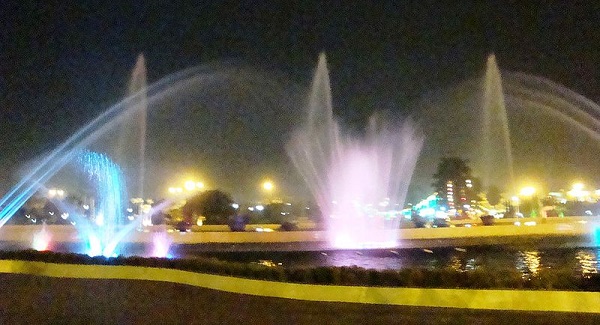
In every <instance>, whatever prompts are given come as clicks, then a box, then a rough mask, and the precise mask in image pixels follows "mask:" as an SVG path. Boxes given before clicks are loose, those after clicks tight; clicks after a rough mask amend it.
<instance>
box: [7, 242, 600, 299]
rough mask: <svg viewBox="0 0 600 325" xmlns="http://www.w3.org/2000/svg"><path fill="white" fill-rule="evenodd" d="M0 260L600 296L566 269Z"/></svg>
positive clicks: (597, 278) (49, 256) (23, 254)
mask: <svg viewBox="0 0 600 325" xmlns="http://www.w3.org/2000/svg"><path fill="white" fill-rule="evenodd" d="M0 259H5V260H26V261H39V262H49V263H64V264H94V265H131V266H143V267H160V268H172V269H178V270H184V271H191V272H198V273H209V274H217V275H226V276H236V277H244V278H251V279H259V280H269V281H281V282H295V283H306V284H326V285H345V286H383V287H421V288H467V289H492V288H494V289H537V290H571V291H600V275H599V274H591V275H587V276H581V275H576V274H575V272H574V271H573V270H571V269H542V270H540V271H539V272H538V273H537V274H535V275H529V276H524V275H523V274H522V273H520V272H518V271H517V270H515V269H503V270H500V269H486V268H478V269H475V270H471V271H458V270H455V269H451V268H440V269H423V268H406V269H400V270H381V271H379V270H373V269H364V268H361V267H357V266H349V267H348V266H342V267H315V268H297V267H296V268H286V267H283V266H278V265H277V266H266V265H262V264H255V263H240V262H229V261H222V260H219V259H216V258H205V257H197V258H187V259H168V258H155V257H149V258H146V257H139V256H132V257H123V256H119V257H109V258H106V257H102V256H96V257H90V256H88V255H81V254H74V253H55V252H48V251H47V252H38V251H35V250H23V251H0Z"/></svg>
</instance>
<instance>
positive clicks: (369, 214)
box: [287, 54, 423, 249]
mask: <svg viewBox="0 0 600 325" xmlns="http://www.w3.org/2000/svg"><path fill="white" fill-rule="evenodd" d="M422 144H423V138H422V136H421V135H420V133H419V132H418V131H417V130H416V129H415V127H414V126H413V125H412V124H411V123H409V122H405V123H394V122H392V121H389V120H383V119H382V118H381V117H379V116H374V117H372V118H371V119H370V121H369V125H368V127H367V129H366V132H365V134H364V136H353V135H350V134H349V133H345V132H343V130H342V129H341V127H340V124H339V123H338V122H337V121H336V119H335V118H334V116H333V111H332V101H331V89H330V84H329V73H328V70H327V62H326V58H325V54H321V55H320V57H319V64H318V66H317V70H316V72H315V75H314V78H313V83H312V88H311V93H310V97H309V102H308V119H307V120H306V122H305V123H304V125H303V126H301V127H300V128H299V129H298V130H296V132H295V133H294V134H293V136H292V139H291V140H290V142H289V143H288V147H287V150H288V154H289V156H290V157H291V159H292V162H293V163H294V165H295V166H296V168H297V169H298V171H299V172H300V174H301V175H302V177H303V178H304V180H305V182H306V184H307V186H308V188H309V189H310V191H311V194H312V195H313V197H314V199H315V201H316V203H317V204H318V205H319V207H320V209H321V212H322V213H323V216H324V217H325V218H324V219H325V220H326V224H327V230H328V241H329V244H330V245H331V246H332V247H333V248H339V249H344V248H387V247H396V246H397V244H398V227H399V222H400V217H401V215H400V210H401V209H402V208H403V205H404V200H405V197H406V193H407V190H408V186H409V183H410V179H411V177H412V173H413V170H414V167H415V164H416V161H417V158H418V156H419V152H420V150H421V146H422Z"/></svg>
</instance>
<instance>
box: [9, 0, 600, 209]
mask: <svg viewBox="0 0 600 325" xmlns="http://www.w3.org/2000/svg"><path fill="white" fill-rule="evenodd" d="M215 2H216V1H215ZM81 3H82V4H77V5H73V4H68V2H66V1H43V2H42V1H40V2H32V1H2V3H1V4H0V129H1V130H2V136H1V137H0V166H2V171H0V193H2V192H3V191H2V190H6V189H7V188H8V187H9V186H11V185H12V184H13V183H14V181H15V178H16V176H15V175H17V174H16V173H17V171H18V170H20V169H22V166H23V165H25V164H26V163H27V162H28V161H30V160H31V159H34V158H35V157H38V156H39V155H41V154H43V153H44V152H46V151H48V150H51V149H52V148H54V147H55V146H57V145H58V144H59V143H60V142H61V141H63V140H64V139H66V138H67V137H68V136H69V135H70V134H72V133H73V132H75V131H76V130H77V129H78V128H79V127H80V126H82V125H84V124H85V123H87V122H88V121H90V120H91V119H92V118H93V117H95V116H97V115H98V114H100V113H102V112H103V111H105V110H106V109H107V108H108V107H110V106H111V105H113V104H115V103H117V102H119V101H120V100H121V99H122V98H123V97H124V96H125V95H126V94H127V84H128V80H129V78H130V74H131V70H132V69H133V67H134V65H135V60H136V57H137V55H138V54H139V53H143V54H144V56H145V58H146V63H147V68H148V81H149V84H152V83H153V82H156V81H158V80H160V79H161V78H164V77H166V76H168V75H170V74H172V73H175V72H177V71H179V70H181V69H185V68H189V67H193V66H197V65H203V64H204V65H206V64H211V67H212V68H211V69H217V70H218V69H219V67H227V69H230V68H231V67H232V66H240V67H244V69H256V70H257V71H259V72H256V76H259V75H261V74H262V73H264V74H265V75H267V76H276V77H274V78H276V79H277V80H278V82H279V83H280V84H281V85H287V86H285V87H286V89H284V90H281V91H280V93H281V94H280V95H281V96H286V99H287V100H291V99H294V100H295V99H296V98H302V97H303V96H302V94H303V89H307V87H308V85H309V84H310V79H311V76H312V73H313V70H314V68H315V66H316V62H317V58H318V55H319V52H321V51H325V52H326V53H327V56H328V63H329V69H330V74H331V83H332V92H333V98H334V112H335V114H336V115H338V116H339V117H340V119H341V120H342V121H343V123H344V124H345V125H347V126H348V128H350V129H353V130H359V129H360V128H361V127H362V126H363V125H364V123H365V122H366V120H367V118H368V117H369V116H370V115H371V114H372V113H373V112H374V111H375V110H382V109H383V110H388V111H391V112H392V113H394V114H397V115H400V116H403V117H409V116H410V117H412V118H414V119H415V120H417V121H419V122H421V123H427V120H426V119H427V118H426V117H423V115H422V114H421V112H420V111H419V108H418V107H420V105H419V104H418V103H421V102H422V101H423V100H427V99H428V98H429V97H428V96H432V95H431V94H432V93H435V92H436V91H438V90H444V89H449V88H451V87H453V86H455V85H458V84H461V83H463V82H464V81H465V80H471V79H473V78H481V77H482V75H483V73H484V71H485V62H486V57H487V56H488V54H490V53H492V52H493V53H495V54H496V57H497V59H498V61H499V64H500V66H501V69H502V70H508V71H521V72H525V73H530V74H534V75H539V76H543V77H545V78H548V79H550V80H553V81H555V82H557V83H559V84H562V85H564V86H566V87H568V88H570V89H572V90H574V91H576V92H577V93H580V94H582V95H584V96H586V97H588V98H590V99H591V100H593V101H595V102H600V32H599V31H600V29H599V27H600V4H593V3H595V2H594V1H588V2H581V3H577V4H574V3H571V2H566V1H565V2H564V3H562V2H560V1H557V2H551V1H544V2H543V3H544V4H540V5H533V4H524V3H522V1H506V2H500V1H498V2H495V1H494V2H489V1H488V2H486V1H476V2H475V1H473V2H469V1H457V2H445V1H441V2H440V1H414V2H407V1H389V2H386V1H377V2H373V3H372V2H371V1H364V2H362V1H352V2H345V1H339V2H338V1H336V2H326V1H324V2H310V1H280V2H272V3H267V2H264V3H262V2H259V1H219V4H218V5H216V4H213V2H212V1H210V2H209V1H206V2H202V1H189V2H178V1H164V2H161V3H160V4H158V2H153V1H140V2H139V3H130V2H126V1H123V2H121V1H119V2H118V5H114V6H107V5H106V4H101V3H102V2H100V1H97V2H96V1H82V2H81ZM190 3H195V4H190ZM274 3H277V4H274ZM349 3H352V5H347V4H349ZM528 3H529V2H528ZM584 3H585V4H584ZM344 4H346V5H344ZM281 87H283V86H281ZM288 88H289V89H288ZM305 92H306V91H305V90H304V93H305ZM217 95H218V94H217ZM258 101H260V99H259V100H258ZM282 101H283V102H285V100H282ZM299 101H300V102H301V100H299ZM442 101H443V100H442ZM274 102H278V101H276V100H275V101H274ZM415 103H417V104H415ZM222 106H223V105H214V107H213V108H211V107H208V108H207V110H208V111H202V112H200V113H198V114H190V115H186V116H185V117H183V118H181V119H179V120H177V121H175V122H174V121H171V123H183V122H182V120H184V119H185V120H186V121H185V122H186V123H188V124H190V125H192V124H193V125H203V130H206V129H207V128H210V127H211V125H217V129H219V130H226V132H233V133H235V129H234V128H232V127H231V123H230V122H231V121H232V120H233V121H234V122H235V121H238V123H242V124H240V125H241V126H240V128H242V129H243V131H240V134H237V135H236V134H234V135H232V136H231V137H229V138H228V137H224V138H223V136H222V135H218V134H216V133H218V130H213V131H214V132H216V133H202V135H203V138H202V140H201V141H200V140H198V138H190V139H189V141H187V140H186V141H187V142H186V141H183V142H185V144H177V145H169V144H168V143H166V142H165V141H162V142H161V141H158V140H157V142H156V143H154V144H152V143H150V144H149V148H150V149H152V150H161V151H162V152H161V153H160V154H156V155H154V156H153V155H152V154H150V157H149V160H150V162H149V165H151V166H155V167H156V165H161V162H163V165H164V166H163V167H164V169H167V170H168V171H166V172H165V173H164V175H163V174H161V175H160V177H159V178H161V179H160V180H159V179H157V180H155V181H154V183H152V185H153V187H155V190H156V195H160V194H159V193H164V188H166V186H168V185H167V181H166V180H165V178H169V179H170V180H169V182H175V180H174V179H175V178H174V177H175V176H173V175H175V174H178V173H183V174H186V173H187V174H189V175H195V176H197V177H203V178H207V179H208V182H209V183H211V184H214V185H213V186H215V187H223V188H225V189H226V190H228V191H230V192H232V193H233V194H234V195H235V196H238V197H243V198H244V199H251V198H253V197H255V196H256V194H255V192H257V190H256V188H255V187H256V186H255V185H253V184H257V183H258V182H259V181H260V180H261V179H263V178H265V177H269V178H272V179H274V181H275V182H276V183H277V184H281V185H280V186H279V188H280V190H281V192H282V193H281V194H297V193H300V192H301V191H297V188H300V187H301V186H300V185H297V180H298V178H297V177H295V176H290V175H291V174H293V171H292V169H290V167H289V166H288V165H289V164H288V163H287V157H286V155H285V150H284V149H283V144H284V143H285V141H286V138H287V137H288V135H287V133H286V132H287V131H289V129H290V128H292V127H293V126H294V123H295V121H294V119H296V118H298V117H299V116H302V114H301V113H302V112H301V110H300V106H301V105H300V104H298V105H297V106H295V105H291V104H290V105H289V106H286V107H284V108H285V109H289V110H293V112H288V113H277V112H270V113H269V112H266V113H265V112H264V111H265V110H266V109H273V108H265V107H264V105H254V106H252V105H250V104H249V105H248V106H249V108H247V109H246V110H242V109H241V108H240V107H237V108H236V109H232V111H231V112H230V113H222V114H225V115H219V114H221V113H219V114H217V113H215V114H212V113H211V111H210V110H211V109H214V110H216V109H220V110H223V109H225V108H224V107H222ZM233 106H236V104H233ZM238 106H239V105H238ZM284 106H285V105H284ZM442 106H443V105H442ZM236 112H237V113H236ZM227 114H229V115H227ZM256 114H259V115H260V114H264V116H265V118H264V119H262V117H261V118H260V119H256V118H253V117H252V116H253V115H256ZM436 114H437V116H438V117H440V116H443V115H444V114H449V115H452V114H453V113H452V112H451V111H450V112H448V111H447V110H446V111H443V110H440V111H439V112H438V113H436ZM456 114H459V113H456ZM510 114H511V112H510V111H509V117H510ZM203 116H212V118H213V120H210V119H208V120H206V121H197V124H195V123H194V121H195V120H193V119H192V120H190V118H192V117H193V118H194V119H196V118H197V119H202V118H203ZM223 116H225V117H223ZM261 116H262V115H261ZM599 116H600V114H599ZM270 118H271V119H270ZM158 119H160V117H157V120H158ZM215 120H218V122H214V123H213V122H211V121H215ZM424 120H425V121H424ZM442 120H443V119H442ZM510 120H511V121H516V122H514V123H515V124H516V125H515V124H511V131H512V130H513V129H515V133H516V134H521V133H523V132H519V130H523V129H524V128H527V127H528V126H527V125H526V124H523V125H518V123H519V121H521V122H522V119H520V118H518V117H514V118H511V119H510ZM240 121H242V122H240ZM148 122H149V123H150V124H152V123H154V122H153V120H152V117H150V119H149V121H148ZM522 123H532V122H531V121H529V122H527V121H525V122H522ZM540 123H547V120H541V121H540ZM259 124H261V125H259ZM273 124H277V127H276V128H275V129H276V132H272V130H273V129H272V128H267V127H263V126H262V125H268V126H272V125H273ZM186 125H187V124H186ZM190 127H191V126H190ZM455 128H460V129H468V128H473V129H476V128H477V126H458V127H457V126H455ZM550 128H553V127H550ZM175 129H179V128H178V127H177V126H175V125H173V124H169V125H165V126H160V125H156V123H155V125H152V126H149V130H150V131H151V132H152V130H155V131H154V132H157V133H163V134H164V133H169V132H168V130H175ZM184 129H185V128H184ZM165 130H167V131H165ZM232 130H233V131H232ZM180 131H181V130H180ZM174 132H175V131H174ZM560 132H563V133H565V132H567V133H568V132H569V131H564V130H563V131H560ZM563 133H559V135H560V134H563ZM249 134H252V135H253V136H252V137H251V138H252V139H249V138H248V135H249ZM152 136H153V135H152V134H149V137H152ZM182 136H183V137H184V138H185V135H182ZM157 137H160V136H157ZM451 137H456V138H465V139H462V140H468V137H470V135H465V134H463V133H460V132H458V133H452V135H451ZM526 137H527V135H524V136H520V137H515V138H514V139H513V141H514V143H513V146H514V147H515V148H516V149H515V150H516V151H519V150H521V151H520V152H516V153H515V155H520V154H523V152H527V151H528V150H529V149H528V146H527V145H525V144H524V143H525V142H526V141H527V139H526ZM557 137H558V136H557ZM581 137H584V136H583V135H581ZM167 138H168V137H167ZM432 138H433V139H435V138H436V137H435V136H434V137H432ZM165 139H166V138H165ZM194 139H196V141H195V140H194ZM239 139H243V140H244V141H245V142H244V144H243V147H244V148H243V149H240V148H238V147H237V146H236V145H235V144H234V143H232V141H233V142H236V141H238V140H239ZM573 139H575V140H574V141H575V145H574V149H572V150H571V151H569V150H566V151H565V152H564V153H561V154H562V155H563V157H564V155H567V154H570V153H572V152H573V151H577V152H585V153H586V155H587V156H584V157H581V158H577V159H569V160H568V163H567V162H565V163H562V162H560V161H558V162H556V163H548V160H552V159H554V157H545V156H544V157H540V156H543V154H540V155H538V157H536V159H537V162H534V163H531V165H527V161H531V160H535V159H521V160H519V159H517V160H519V161H520V163H521V165H522V166H524V167H523V169H522V170H521V173H525V172H526V171H533V170H538V172H537V174H535V173H534V174H535V175H533V176H530V177H529V178H531V179H533V180H535V181H537V182H540V183H547V184H551V185H547V186H549V187H557V186H568V182H571V180H573V179H574V178H580V179H584V180H586V182H588V183H590V185H592V184H594V185H593V186H598V187H600V176H596V175H598V174H599V173H600V163H596V162H595V160H596V159H595V156H596V155H595V154H594V153H595V152H597V151H598V150H600V144H597V143H595V142H590V141H588V140H582V141H583V144H579V140H577V139H579V136H573ZM163 140H164V139H163ZM548 141H552V140H548ZM543 142H544V140H543V139H542V141H541V142H540V141H538V142H537V143H543ZM207 143H208V144H207ZM210 144H212V145H213V146H215V145H216V146H218V147H219V148H216V149H202V150H196V151H194V150H192V149H190V148H192V147H193V148H198V147H202V146H204V145H206V146H210ZM241 146H242V145H240V147H241ZM552 146H553V145H552V144H550V145H549V147H552ZM254 147H256V148H260V149H256V150H255V149H254ZM552 150H554V149H552ZM442 151H443V152H442V154H459V153H460V151H457V150H454V149H448V150H445V149H443V150H442ZM253 152H255V153H256V154H255V155H254V156H253V154H252V153H253ZM194 153H198V155H197V156H196V155H195V154H194ZM201 153H204V154H203V155H202V154H201ZM424 153H425V154H428V153H431V152H430V151H428V150H427V146H426V148H425V149H424ZM436 154H440V153H439V152H438V153H436ZM432 155H433V156H434V158H432V159H427V157H424V158H423V162H422V164H423V165H424V164H428V165H427V166H420V167H419V168H421V167H422V168H421V169H420V170H421V171H420V172H417V174H416V175H420V176H419V177H416V178H415V180H414V181H415V182H416V184H414V185H413V191H412V192H413V193H412V194H411V195H409V197H410V198H413V199H414V198H417V197H419V196H420V195H422V194H426V192H428V191H429V185H430V184H431V179H427V177H426V175H427V174H428V173H429V171H430V170H431V168H433V167H431V165H432V162H433V161H435V158H437V156H435V154H432ZM575 155H577V153H575ZM248 157H249V158H248ZM246 158H247V159H250V160H251V161H246ZM558 160H560V159H558ZM223 161H237V165H236V163H231V164H227V163H223ZM167 162H168V163H167ZM171 162H172V163H173V164H170V163H171ZM244 164H245V165H251V167H248V169H244V170H242V171H237V172H236V171H230V172H228V171H227V168H232V169H236V168H237V169H239V166H242V165H244ZM590 164H592V165H590ZM223 166H225V167H223ZM236 166H237V167H236ZM544 166H546V167H548V166H549V167H548V169H547V170H544V171H539V169H540V168H542V169H543V168H544ZM219 168H220V169H219ZM517 169H518V168H517ZM242 178H245V179H242ZM549 178H552V179H549ZM557 179H559V180H557ZM562 184H565V185H562ZM161 191H162V192H161ZM284 192H285V193H284Z"/></svg>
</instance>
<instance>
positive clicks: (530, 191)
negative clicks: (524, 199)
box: [521, 186, 535, 196]
mask: <svg viewBox="0 0 600 325" xmlns="http://www.w3.org/2000/svg"><path fill="white" fill-rule="evenodd" d="M533 194H535V188H534V187H531V186H527V187H523V188H522V189H521V195H522V196H532V195H533Z"/></svg>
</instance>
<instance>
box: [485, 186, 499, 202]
mask: <svg viewBox="0 0 600 325" xmlns="http://www.w3.org/2000/svg"><path fill="white" fill-rule="evenodd" d="M485 197H486V198H487V200H488V202H489V204H491V205H497V204H498V203H500V200H502V191H501V190H500V189H499V188H498V187H497V186H495V185H490V187H488V190H487V193H486V196H485Z"/></svg>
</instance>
